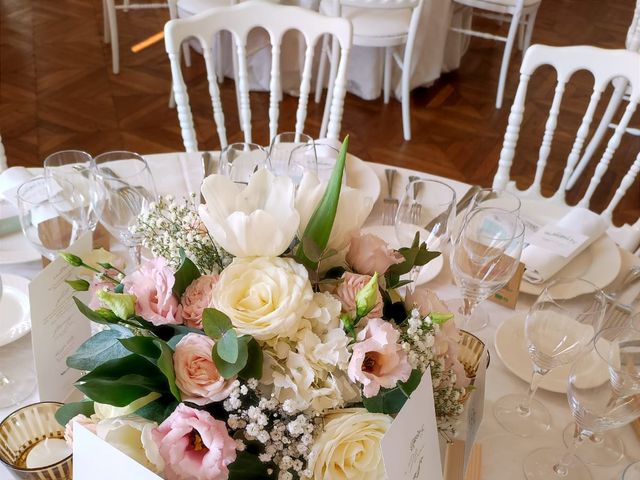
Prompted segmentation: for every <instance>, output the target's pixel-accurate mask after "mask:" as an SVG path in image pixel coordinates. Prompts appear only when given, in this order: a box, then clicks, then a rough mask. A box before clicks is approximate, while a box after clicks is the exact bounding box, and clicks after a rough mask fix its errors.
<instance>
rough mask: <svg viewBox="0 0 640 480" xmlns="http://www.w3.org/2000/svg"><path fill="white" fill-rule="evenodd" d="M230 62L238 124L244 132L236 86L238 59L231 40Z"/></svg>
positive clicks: (238, 91) (233, 42) (233, 41)
mask: <svg viewBox="0 0 640 480" xmlns="http://www.w3.org/2000/svg"><path fill="white" fill-rule="evenodd" d="M231 62H232V64H233V81H234V82H235V90H236V105H237V106H238V122H240V131H241V132H244V130H243V129H242V125H243V121H242V108H241V107H240V88H239V84H238V76H239V73H238V72H239V68H238V57H237V53H236V42H235V40H233V39H232V40H231Z"/></svg>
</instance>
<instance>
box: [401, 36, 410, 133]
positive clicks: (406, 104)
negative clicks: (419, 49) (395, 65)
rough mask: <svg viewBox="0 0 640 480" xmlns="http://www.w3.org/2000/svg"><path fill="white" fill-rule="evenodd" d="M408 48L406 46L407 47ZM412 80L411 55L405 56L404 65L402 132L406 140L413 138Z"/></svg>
mask: <svg viewBox="0 0 640 480" xmlns="http://www.w3.org/2000/svg"><path fill="white" fill-rule="evenodd" d="M405 48H406V47H405ZM410 80H411V56H410V55H406V54H405V56H404V61H403V65H402V80H401V81H402V85H401V87H402V132H403V134H404V139H405V140H406V141H409V140H411V114H410V107H411V90H410V88H409V87H410V85H409V81H410Z"/></svg>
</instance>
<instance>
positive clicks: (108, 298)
mask: <svg viewBox="0 0 640 480" xmlns="http://www.w3.org/2000/svg"><path fill="white" fill-rule="evenodd" d="M96 296H97V297H98V298H99V299H100V302H101V303H102V304H103V305H104V306H106V307H107V308H109V309H110V310H111V311H112V312H113V313H114V314H115V315H116V316H117V317H118V318H120V319H121V320H127V319H129V318H130V317H132V316H133V315H135V313H136V296H135V295H131V294H130V293H114V292H110V291H109V290H98V292H97V293H96Z"/></svg>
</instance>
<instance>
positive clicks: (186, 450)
mask: <svg viewBox="0 0 640 480" xmlns="http://www.w3.org/2000/svg"><path fill="white" fill-rule="evenodd" d="M153 439H154V441H155V442H156V444H157V445H158V448H159V449H160V456H162V459H163V460H164V462H165V471H164V475H165V478H166V480H226V479H227V478H228V477H229V469H228V465H229V464H231V463H233V462H234V461H235V459H236V443H235V441H234V440H233V439H232V438H231V437H230V436H229V433H228V432H227V427H226V425H225V423H224V422H222V421H220V420H216V419H215V418H213V417H212V416H211V414H209V413H208V412H205V411H203V410H196V409H193V408H190V407H187V406H186V405H184V404H182V403H181V404H180V405H178V407H177V408H176V409H175V410H174V411H173V413H172V414H171V415H169V417H167V419H166V420H165V421H164V422H162V423H161V424H160V425H159V426H158V428H156V429H154V430H153Z"/></svg>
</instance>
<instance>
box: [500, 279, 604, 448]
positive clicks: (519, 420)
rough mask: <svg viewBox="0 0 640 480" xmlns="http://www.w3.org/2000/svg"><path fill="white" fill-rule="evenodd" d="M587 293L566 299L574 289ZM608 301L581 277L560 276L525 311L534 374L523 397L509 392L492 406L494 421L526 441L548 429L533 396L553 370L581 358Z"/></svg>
mask: <svg viewBox="0 0 640 480" xmlns="http://www.w3.org/2000/svg"><path fill="white" fill-rule="evenodd" d="M576 287H577V288H579V289H580V290H582V291H587V292H591V293H589V294H583V295H578V296H572V298H566V297H567V292H569V291H570V290H571V289H572V288H576ZM606 305H607V304H606V299H605V297H604V294H603V293H602V291H600V290H599V289H598V288H597V287H596V286H595V285H593V284H591V283H589V282H587V281H586V280H582V279H575V278H571V279H563V278H560V279H558V280H556V281H554V282H552V283H550V284H549V285H548V286H547V287H546V288H545V289H544V290H543V291H542V293H541V294H540V296H539V297H538V298H537V300H536V301H535V303H534V304H533V305H532V306H531V308H530V309H529V312H528V313H527V317H526V319H525V337H526V339H527V348H528V351H529V357H530V358H531V361H532V363H533V376H532V378H531V383H530V385H529V390H528V392H527V393H526V394H524V393H522V394H509V395H505V396H503V397H501V398H500V399H498V400H497V401H496V403H494V405H493V414H494V415H495V417H496V419H497V420H498V423H500V425H502V426H503V427H504V428H505V429H506V430H508V431H509V432H511V433H515V434H516V435H520V436H523V437H528V436H532V435H537V434H540V433H543V432H545V431H547V430H548V429H549V427H550V426H551V416H550V414H549V411H548V410H547V408H546V407H545V406H544V405H543V404H542V403H541V402H539V401H537V400H535V399H534V398H533V397H534V395H535V393H536V391H537V389H538V385H539V384H540V380H542V378H543V377H544V376H545V375H546V374H547V373H549V372H550V371H551V370H552V369H554V368H557V367H559V366H561V365H567V364H570V363H571V362H573V361H574V360H575V359H576V358H577V357H578V356H580V355H581V354H582V353H583V352H584V350H585V348H587V347H588V345H589V344H590V342H591V341H592V340H593V337H594V335H595V334H596V332H597V331H598V330H599V328H600V325H601V323H602V319H603V317H604V313H605V310H606Z"/></svg>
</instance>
